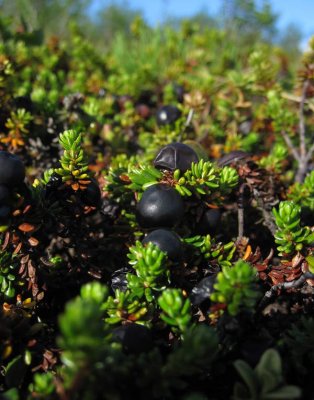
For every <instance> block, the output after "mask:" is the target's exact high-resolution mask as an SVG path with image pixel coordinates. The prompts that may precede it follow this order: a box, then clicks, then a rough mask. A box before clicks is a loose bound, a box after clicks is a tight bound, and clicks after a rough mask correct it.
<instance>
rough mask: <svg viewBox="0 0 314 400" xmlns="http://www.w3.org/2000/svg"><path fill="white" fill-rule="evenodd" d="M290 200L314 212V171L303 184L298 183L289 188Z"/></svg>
mask: <svg viewBox="0 0 314 400" xmlns="http://www.w3.org/2000/svg"><path fill="white" fill-rule="evenodd" d="M288 199H289V200H291V201H293V202H294V203H295V204H299V205H300V206H301V207H308V208H309V209H310V210H311V211H314V171H311V172H310V173H309V174H308V175H307V176H306V177H305V179H304V182H303V183H300V182H296V183H294V184H293V185H292V186H291V187H290V188H289V191H288Z"/></svg>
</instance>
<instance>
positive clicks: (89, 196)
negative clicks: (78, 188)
mask: <svg viewBox="0 0 314 400" xmlns="http://www.w3.org/2000/svg"><path fill="white" fill-rule="evenodd" d="M82 200H83V201H84V203H85V204H87V205H88V206H94V207H97V206H98V205H99V204H100V200H101V192H100V188H99V185H98V182H97V181H96V179H92V180H91V182H90V183H89V184H88V185H87V187H86V189H85V190H83V191H82Z"/></svg>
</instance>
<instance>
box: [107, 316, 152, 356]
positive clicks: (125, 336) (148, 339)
mask: <svg viewBox="0 0 314 400" xmlns="http://www.w3.org/2000/svg"><path fill="white" fill-rule="evenodd" d="M112 337H113V340H114V341H116V342H120V343H121V344H122V348H123V351H124V352H125V353H126V354H140V353H146V352H148V351H150V350H151V349H152V348H153V346H154V343H153V338H152V333H151V331H150V330H149V329H148V328H146V326H143V325H139V324H135V323H133V324H128V325H123V326H119V327H118V328H115V329H114V330H113V331H112Z"/></svg>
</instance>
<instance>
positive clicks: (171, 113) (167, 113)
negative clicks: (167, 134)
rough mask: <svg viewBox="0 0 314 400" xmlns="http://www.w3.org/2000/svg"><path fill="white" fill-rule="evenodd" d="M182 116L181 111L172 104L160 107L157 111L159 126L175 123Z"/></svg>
mask: <svg viewBox="0 0 314 400" xmlns="http://www.w3.org/2000/svg"><path fill="white" fill-rule="evenodd" d="M180 117H181V111H180V110H179V109H178V108H177V107H176V106H172V105H167V106H163V107H160V108H159V109H158V110H157V112H156V121H157V124H158V125H159V126H163V125H168V124H173V123H174V122H176V120H177V119H178V118H180Z"/></svg>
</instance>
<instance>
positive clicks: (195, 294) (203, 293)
mask: <svg viewBox="0 0 314 400" xmlns="http://www.w3.org/2000/svg"><path fill="white" fill-rule="evenodd" d="M216 278H217V274H212V275H209V276H206V277H205V278H203V279H202V280H201V281H200V282H198V284H197V285H196V286H194V288H193V289H192V291H191V294H190V300H191V303H192V304H193V305H194V306H199V305H200V304H202V303H203V302H204V301H205V300H210V295H211V294H212V293H213V291H214V284H215V283H216Z"/></svg>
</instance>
